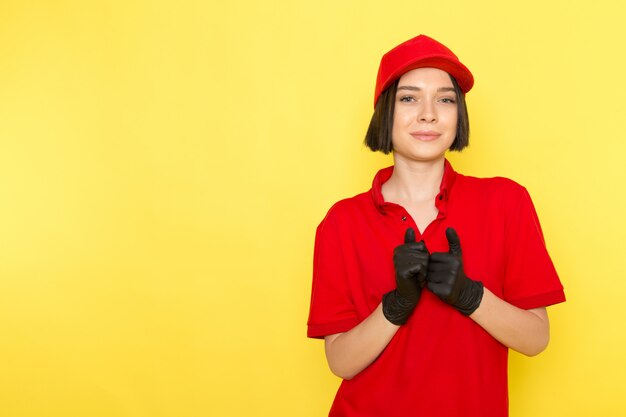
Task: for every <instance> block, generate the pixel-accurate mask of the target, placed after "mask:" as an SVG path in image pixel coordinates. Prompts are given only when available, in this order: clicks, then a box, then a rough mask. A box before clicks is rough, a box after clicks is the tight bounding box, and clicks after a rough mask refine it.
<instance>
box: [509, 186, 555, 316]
mask: <svg viewBox="0 0 626 417" xmlns="http://www.w3.org/2000/svg"><path fill="white" fill-rule="evenodd" d="M515 194H516V195H515V197H514V198H513V199H512V200H510V202H511V203H512V204H514V206H513V207H512V209H511V213H512V215H511V217H510V218H509V219H507V226H506V227H507V230H506V237H505V245H506V272H505V280H504V288H503V296H504V299H505V300H506V301H507V302H509V303H511V304H513V305H515V306H517V307H519V308H523V309H531V308H538V307H545V306H549V305H552V304H557V303H561V302H563V301H565V293H564V291H563V285H562V284H561V281H560V279H559V277H558V274H557V272H556V269H555V268H554V265H553V263H552V260H551V259H550V255H549V254H548V250H547V248H546V244H545V241H544V237H543V232H542V230H541V226H540V224H539V218H538V216H537V212H536V211H535V207H534V205H533V203H532V200H531V198H530V195H529V194H528V191H526V189H525V188H523V187H520V189H519V192H518V193H515Z"/></svg>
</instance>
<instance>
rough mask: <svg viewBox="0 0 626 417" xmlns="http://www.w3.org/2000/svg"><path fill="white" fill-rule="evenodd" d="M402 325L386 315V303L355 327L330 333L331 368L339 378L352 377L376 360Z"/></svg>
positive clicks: (328, 343)
mask: <svg viewBox="0 0 626 417" xmlns="http://www.w3.org/2000/svg"><path fill="white" fill-rule="evenodd" d="M399 328H400V326H396V325H395V324H392V323H391V322H389V321H388V320H387V319H386V318H385V316H384V314H383V310H382V304H379V305H378V307H377V308H376V310H374V311H373V312H372V314H370V315H369V317H367V318H366V319H365V320H363V321H362V322H361V323H359V324H358V325H357V326H355V327H354V328H352V329H351V330H349V331H347V332H345V333H339V334H334V335H330V336H326V344H325V346H326V359H327V360H328V366H329V367H330V370H331V371H332V372H333V373H334V374H335V375H337V376H338V377H341V378H343V379H351V378H352V377H354V376H355V375H357V374H358V373H359V372H361V371H362V370H363V369H365V368H367V367H368V366H369V365H370V364H371V363H372V362H374V360H376V358H377V357H378V356H379V355H380V353H381V352H382V351H383V350H384V349H385V347H386V346H387V345H388V344H389V342H390V341H391V338H392V337H393V336H394V335H395V334H396V332H397V331H398V329H399Z"/></svg>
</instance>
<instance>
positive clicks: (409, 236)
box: [383, 227, 429, 325]
mask: <svg viewBox="0 0 626 417" xmlns="http://www.w3.org/2000/svg"><path fill="white" fill-rule="evenodd" d="M428 256H429V254H428V249H426V245H425V244H424V242H416V241H415V231H414V230H413V229H412V228H410V227H409V228H408V229H406V234H405V235H404V244H403V245H400V246H398V247H396V248H395V249H394V251H393V265H394V267H395V269H396V289H395V290H393V291H390V292H388V293H387V294H385V295H383V314H384V315H385V317H386V318H387V320H389V321H390V322H392V323H393V324H396V325H401V324H405V323H406V322H407V320H408V319H409V316H410V315H411V313H412V312H413V310H414V309H415V306H416V305H417V302H418V301H419V299H420V295H421V293H422V288H423V287H424V286H425V285H426V271H427V269H428Z"/></svg>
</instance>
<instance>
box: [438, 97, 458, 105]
mask: <svg viewBox="0 0 626 417" xmlns="http://www.w3.org/2000/svg"><path fill="white" fill-rule="evenodd" d="M440 101H441V102H443V103H451V104H454V103H456V99H454V98H453V97H443V98H442V99H441V100H440Z"/></svg>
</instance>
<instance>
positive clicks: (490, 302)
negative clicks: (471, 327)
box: [469, 288, 550, 356]
mask: <svg viewBox="0 0 626 417" xmlns="http://www.w3.org/2000/svg"><path fill="white" fill-rule="evenodd" d="M469 317H470V318H471V319H472V320H474V321H475V322H476V323H478V324H479V325H480V326H481V327H482V328H483V329H485V330H486V331H487V332H488V333H489V334H490V335H491V336H493V337H494V338H495V339H496V340H498V341H499V342H500V343H502V344H503V345H505V346H507V347H509V348H511V349H514V350H516V351H518V352H520V353H523V354H524V355H527V356H534V355H537V354H539V353H541V352H542V351H543V350H544V349H545V348H546V347H547V346H548V341H549V340H550V323H549V320H548V314H547V312H546V309H545V308H544V307H542V308H536V309H532V310H523V309H521V308H517V307H515V306H514V305H512V304H509V303H507V302H506V301H504V300H502V299H500V298H498V297H497V296H496V295H495V294H493V293H492V292H491V291H489V290H488V289H487V288H485V289H484V294H483V298H482V301H481V303H480V306H479V307H478V308H477V309H476V310H475V311H474V312H473V313H472V314H471V315H470V316H469Z"/></svg>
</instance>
